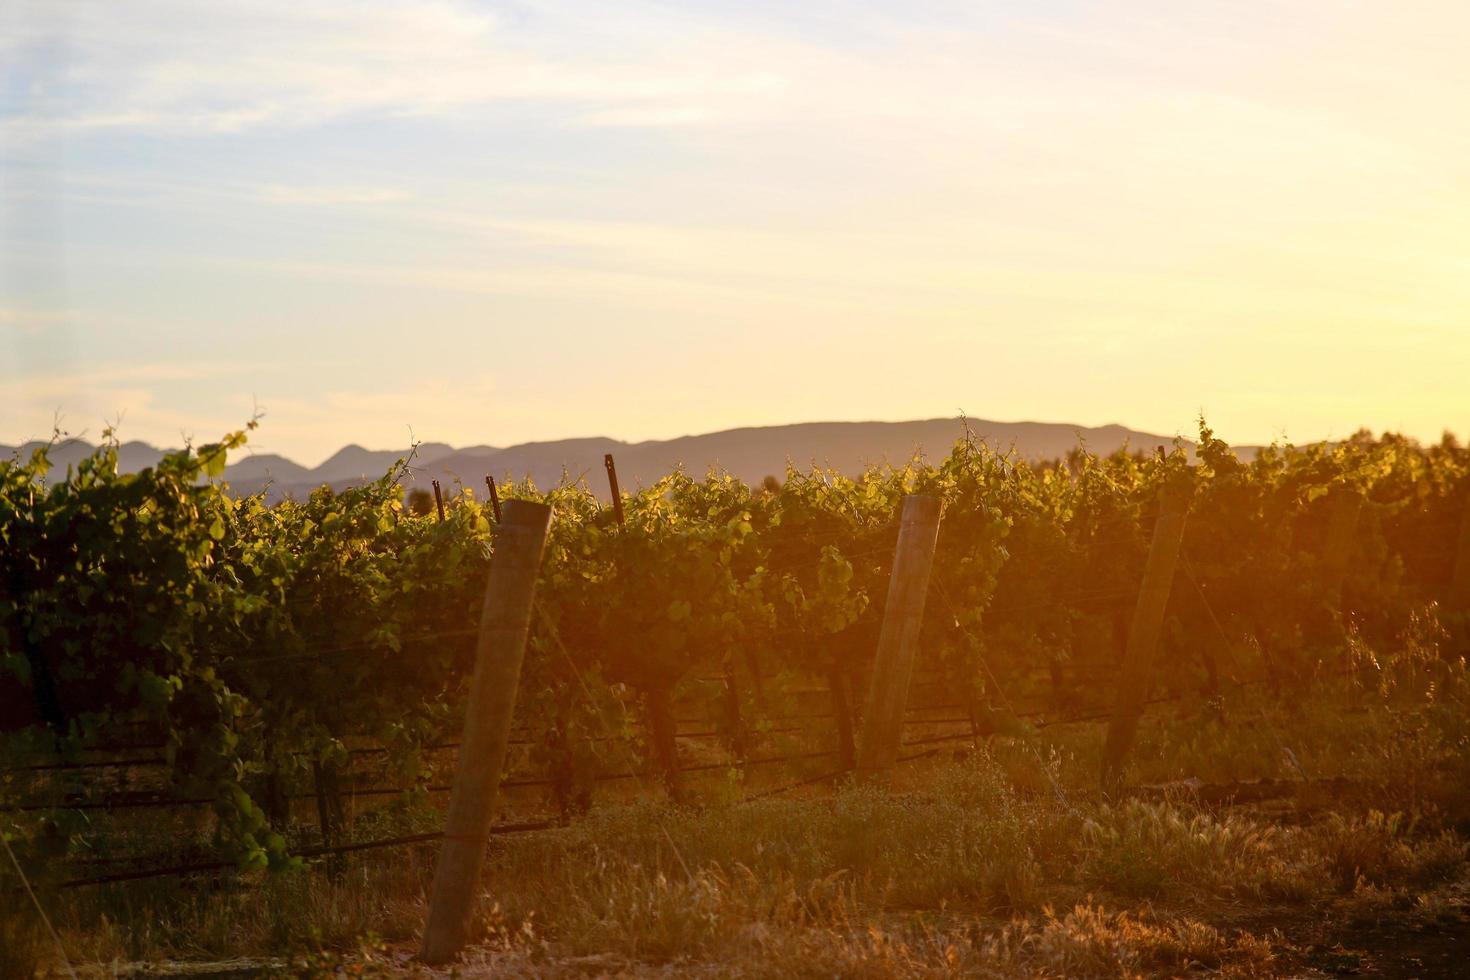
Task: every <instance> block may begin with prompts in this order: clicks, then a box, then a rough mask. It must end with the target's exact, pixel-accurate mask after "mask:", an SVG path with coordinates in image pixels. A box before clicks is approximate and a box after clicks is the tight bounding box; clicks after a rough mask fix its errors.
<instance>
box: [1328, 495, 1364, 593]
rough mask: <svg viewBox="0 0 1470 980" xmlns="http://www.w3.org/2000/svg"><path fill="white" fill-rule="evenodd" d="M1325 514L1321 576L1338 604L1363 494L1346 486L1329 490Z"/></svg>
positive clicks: (1354, 541) (1354, 538)
mask: <svg viewBox="0 0 1470 980" xmlns="http://www.w3.org/2000/svg"><path fill="white" fill-rule="evenodd" d="M1329 502H1330V503H1331V505H1332V508H1331V511H1330V512H1329V513H1328V517H1327V546H1326V548H1325V549H1323V552H1322V578H1323V581H1324V582H1325V583H1326V585H1327V594H1328V595H1329V596H1331V597H1332V601H1333V602H1334V603H1336V605H1337V607H1338V608H1341V607H1342V587H1343V584H1344V583H1345V582H1346V581H1347V573H1348V565H1349V560H1350V559H1351V558H1352V556H1353V545H1355V544H1356V543H1357V538H1358V518H1359V516H1360V515H1361V514H1362V513H1363V495H1362V494H1361V493H1359V492H1358V491H1356V490H1354V489H1352V488H1350V487H1342V488H1339V489H1337V490H1334V491H1333V492H1332V495H1331V498H1330V501H1329Z"/></svg>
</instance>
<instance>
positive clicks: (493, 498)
mask: <svg viewBox="0 0 1470 980" xmlns="http://www.w3.org/2000/svg"><path fill="white" fill-rule="evenodd" d="M485 486H486V487H487V488H488V489H489V491H490V510H491V512H492V513H494V514H495V523H496V524H499V523H500V491H499V490H497V489H496V488H495V477H493V476H489V475H487V476H486V477H485Z"/></svg>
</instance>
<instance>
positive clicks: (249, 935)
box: [0, 669, 1470, 977]
mask: <svg viewBox="0 0 1470 980" xmlns="http://www.w3.org/2000/svg"><path fill="white" fill-rule="evenodd" d="M1441 673H1442V672H1441ZM1416 676H1417V675H1413V674H1410V673H1407V672H1406V670H1404V669H1399V670H1398V672H1397V673H1396V674H1395V675H1394V684H1393V685H1392V690H1391V691H1388V692H1387V693H1384V691H1383V690H1381V689H1369V690H1368V692H1367V694H1366V695H1365V696H1364V698H1363V703H1361V704H1358V705H1356V706H1353V710H1352V711H1345V710H1343V703H1342V701H1341V700H1338V701H1336V702H1334V703H1331V706H1330V707H1324V708H1321V709H1317V708H1314V707H1313V706H1312V705H1313V703H1314V702H1312V701H1311V700H1307V701H1305V702H1304V703H1303V704H1302V705H1296V706H1293V707H1290V708H1287V707H1282V706H1280V705H1277V704H1273V703H1271V702H1269V701H1262V702H1260V703H1258V704H1254V705H1250V706H1248V708H1247V707H1244V706H1243V707H1242V708H1241V713H1242V714H1245V713H1246V711H1249V713H1250V714H1249V717H1250V719H1251V720H1250V722H1249V723H1248V724H1246V723H1234V724H1231V723H1222V722H1218V721H1215V720H1212V719H1213V716H1209V715H1192V714H1188V713H1184V714H1179V715H1175V716H1172V717H1171V716H1170V715H1168V714H1167V713H1162V714H1160V715H1159V716H1157V717H1155V718H1153V719H1151V720H1150V721H1149V723H1148V725H1146V726H1145V728H1144V730H1143V733H1142V737H1141V741H1140V745H1139V752H1138V759H1137V762H1136V764H1135V770H1134V777H1135V778H1136V779H1137V780H1139V781H1151V780H1162V779H1167V778H1174V777H1178V776H1186V775H1189V776H1199V777H1201V778H1203V779H1206V780H1220V779H1229V778H1239V777H1245V776H1280V775H1282V772H1281V766H1282V758H1283V755H1282V752H1281V748H1282V745H1283V744H1285V745H1286V746H1288V747H1290V748H1291V749H1292V752H1293V756H1294V757H1295V759H1296V760H1297V765H1299V766H1300V767H1301V768H1303V769H1305V770H1306V771H1307V772H1308V773H1309V774H1312V775H1322V774H1335V773H1344V772H1345V773H1350V774H1353V775H1355V776H1359V777H1361V780H1362V782H1361V783H1360V784H1359V788H1358V789H1357V790H1355V795H1351V796H1349V797H1344V798H1340V799H1337V800H1335V801H1334V802H1333V805H1332V807H1331V808H1330V809H1328V810H1322V809H1320V808H1318V807H1315V806H1307V805H1306V802H1305V801H1297V803H1296V804H1295V805H1293V804H1292V803H1290V802H1288V804H1287V808H1286V809H1285V810H1284V811H1276V812H1265V811H1262V810H1249V809H1234V810H1216V809H1210V808H1202V807H1199V806H1194V805H1191V804H1190V803H1189V802H1188V801H1187V800H1182V799H1181V800H1170V801H1167V802H1144V801H1142V800H1127V801H1122V802H1115V803H1109V802H1105V801H1103V800H1101V799H1099V798H1098V797H1096V795H1095V794H1094V793H1093V792H1092V790H1091V787H1092V785H1093V783H1094V780H1095V776H1094V774H1095V763H1096V758H1097V747H1098V742H1099V740H1100V735H1101V732H1100V730H1099V729H1097V728H1066V727H1063V728H1058V729H1051V730H1048V732H1046V733H1044V735H1042V736H1033V737H1032V738H1030V739H1028V740H1024V741H1023V740H1020V739H1006V740H998V741H997V742H996V743H995V744H994V747H993V750H992V751H991V752H981V753H970V754H967V755H965V756H964V757H963V758H959V759H947V760H945V761H943V762H942V763H938V764H931V765H929V766H928V768H926V769H922V770H916V769H913V768H911V769H910V770H909V771H906V772H905V773H904V775H903V781H902V783H901V785H900V786H899V791H898V792H895V793H888V792H884V791H881V790H877V789H873V788H858V787H846V788H843V789H841V790H840V791H839V792H837V793H836V794H835V795H825V796H823V795H821V794H820V791H813V792H812V794H811V796H809V797H808V798H797V799H767V800H763V801H759V802H753V803H750V804H740V803H736V802H722V803H719V804H715V805H709V806H706V807H705V808H703V809H677V808H671V807H668V806H666V805H663V804H661V803H659V802H656V801H643V802H634V803H630V804H606V805H603V806H600V807H598V808H596V809H594V811H593V812H592V813H591V814H590V815H589V816H587V817H586V818H585V819H583V820H581V821H579V822H577V823H575V824H574V825H572V826H570V827H567V828H564V829H560V830H556V831H551V832H546V833H541V834H537V835H533V836H527V837H517V838H507V839H499V840H497V842H496V843H495V845H494V848H493V851H492V854H491V856H490V858H489V862H488V866H487V878H486V881H487V888H488V891H489V894H490V895H491V896H492V902H491V903H489V904H490V910H489V911H488V912H487V913H486V915H485V918H484V922H483V933H484V937H485V944H484V945H483V946H481V947H480V948H479V949H477V950H476V951H475V952H474V954H473V955H472V956H471V957H470V958H469V960H468V961H467V962H466V963H465V964H464V965H463V970H464V972H465V973H466V974H467V975H477V974H483V975H490V974H491V973H493V974H494V975H497V976H502V975H503V976H573V975H575V976H589V975H592V976H596V975H630V976H675V975H677V976H685V975H701V976H712V977H725V976H728V977H764V976H771V977H775V976H824V977H830V976H844V977H868V976H871V977H944V976H997V977H1018V976H1088V977H1125V976H1139V975H1178V974H1183V973H1186V972H1190V971H1195V970H1199V969H1204V970H1208V971H1213V972H1215V973H1216V974H1219V975H1228V976H1252V975H1271V974H1272V973H1273V971H1276V970H1277V969H1278V964H1277V962H1276V960H1275V958H1274V957H1275V956H1276V951H1277V950H1279V949H1280V948H1281V938H1280V937H1279V936H1271V935H1262V934H1260V932H1259V931H1256V932H1251V931H1241V930H1239V929H1233V928H1231V927H1230V923H1232V922H1234V923H1238V922H1242V921H1247V920H1250V919H1251V918H1252V916H1254V918H1255V919H1256V920H1261V921H1265V920H1267V917H1268V916H1270V915H1272V914H1274V910H1279V909H1293V908H1294V909H1300V910H1304V911H1305V910H1307V909H1311V910H1313V912H1314V913H1326V914H1329V915H1336V916H1338V917H1339V919H1340V920H1341V921H1343V922H1344V923H1350V922H1353V921H1358V920H1362V919H1372V918H1373V917H1375V916H1376V917H1381V916H1383V915H1386V914H1389V913H1391V912H1395V913H1396V912H1400V911H1404V910H1409V911H1412V910H1413V909H1415V908H1417V907H1419V906H1421V905H1425V903H1428V902H1431V901H1432V900H1431V899H1430V898H1428V897H1427V896H1428V895H1429V893H1430V891H1431V888H1432V885H1433V883H1434V882H1436V881H1438V880H1441V879H1444V878H1445V877H1447V876H1451V875H1455V874H1459V873H1463V869H1464V864H1465V860H1466V843H1465V841H1464V840H1463V839H1461V837H1460V836H1458V835H1457V834H1456V832H1455V827H1456V826H1457V824H1456V822H1455V821H1456V820H1457V819H1463V818H1464V817H1466V816H1470V808H1466V807H1465V806H1464V803H1465V796H1464V790H1463V784H1464V776H1465V774H1466V772H1467V771H1470V769H1467V765H1466V760H1467V752H1470V749H1467V745H1470V738H1467V735H1470V717H1467V712H1466V711H1465V710H1464V707H1465V704H1464V699H1463V685H1461V684H1460V682H1459V681H1458V680H1455V679H1454V678H1451V679H1450V680H1451V681H1454V683H1450V682H1449V681H1445V680H1444V678H1443V677H1438V678H1437V681H1436V684H1434V685H1426V684H1422V683H1412V681H1413V680H1414V678H1415V677H1416ZM1404 691H1410V692H1412V698H1413V699H1412V700H1411V701H1410V702H1408V703H1405V702H1403V701H1402V700H1397V699H1399V698H1401V697H1402V696H1403V695H1402V692H1404ZM1426 691H1428V692H1429V695H1426ZM1454 698H1459V700H1454ZM1457 793H1458V794H1459V795H1456V794H1457ZM1319 802H1320V801H1319ZM1459 826H1463V825H1459ZM431 856H432V851H431V850H430V849H428V848H422V847H420V848H414V849H407V850H402V851H396V852H392V853H379V854H373V855H370V856H363V857H358V858H354V859H352V860H351V861H350V862H349V864H348V870H347V873H346V876H345V878H343V879H342V880H336V881H334V880H332V879H331V878H330V877H329V876H327V875H324V874H314V873H308V874H296V875H281V876H274V877H257V878H254V879H251V880H246V881H239V880H230V879H225V880H220V881H210V880H207V879H183V880H165V881H158V882H140V883H134V884H128V885H118V886H109V887H105V888H96V889H85V890H80V891H74V892H63V893H55V892H52V893H49V894H46V895H45V896H44V901H46V902H47V903H48V908H50V909H51V910H52V912H53V915H54V918H55V920H56V921H57V924H58V927H59V928H60V929H61V931H62V934H63V938H64V941H65V943H66V945H67V948H68V951H69V954H70V955H71V957H72V958H73V959H74V960H77V961H81V962H86V963H91V964H102V965H104V968H105V967H106V965H107V964H113V963H117V962H122V961H140V960H141V961H156V960H163V959H210V960H218V959H229V958H233V957H238V956H260V955H267V954H268V955H280V954H282V953H285V952H287V951H292V950H295V951H298V953H299V954H300V955H299V956H298V960H297V962H298V964H299V968H298V971H297V972H300V973H302V974H303V975H313V974H314V973H315V974H321V973H330V972H331V971H332V970H334V969H336V968H337V966H338V965H340V962H339V957H340V956H346V957H347V959H348V960H349V961H351V962H352V963H354V964H356V966H355V967H354V968H358V967H366V968H371V969H382V970H385V971H388V972H396V971H398V970H400V969H408V968H407V967H403V966H402V965H401V964H399V963H398V962H397V960H396V959H395V954H393V953H387V954H385V953H380V952H374V951H373V949H372V948H371V945H370V946H369V948H367V949H365V950H364V949H362V948H361V947H362V943H363V937H367V936H376V937H381V939H382V940H383V941H384V942H385V943H386V944H387V948H388V949H389V950H394V951H397V953H398V954H402V953H404V952H406V951H410V950H412V948H413V944H414V941H415V939H416V936H417V933H418V929H419V927H420V925H421V923H422V921H423V912H424V908H423V903H424V893H425V891H426V887H427V882H428V877H429V871H430V858H431ZM5 884H6V882H0V887H3V886H4V885H5ZM1052 909H1066V910H1069V911H1066V912H1063V913H1053V912H1052V911H1051V910H1052ZM41 935H42V934H41V933H40V932H39V929H38V927H37V925H36V923H35V918H34V915H33V910H31V909H28V908H25V907H21V906H14V907H12V906H9V905H8V906H6V907H4V908H3V909H0V975H3V976H7V977H9V976H17V977H19V976H25V975H27V973H29V972H31V971H33V970H34V969H35V968H36V967H37V966H38V965H43V964H48V963H50V962H51V958H52V955H53V954H52V950H51V948H50V945H49V943H47V942H43V941H42V939H41ZM311 951H315V952H311ZM323 951H325V952H323Z"/></svg>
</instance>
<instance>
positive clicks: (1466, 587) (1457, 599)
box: [1446, 492, 1470, 612]
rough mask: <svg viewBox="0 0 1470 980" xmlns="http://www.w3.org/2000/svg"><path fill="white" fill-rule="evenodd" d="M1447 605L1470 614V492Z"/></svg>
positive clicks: (1466, 499)
mask: <svg viewBox="0 0 1470 980" xmlns="http://www.w3.org/2000/svg"><path fill="white" fill-rule="evenodd" d="M1446 605H1447V606H1448V608H1449V611H1450V612H1470V492H1466V494H1465V512H1464V515H1463V516H1462V517H1461V518H1460V544H1459V547H1458V549H1456V551H1455V570H1454V574H1453V575H1452V576H1451V577H1450V594H1449V597H1448V601H1447V603H1446Z"/></svg>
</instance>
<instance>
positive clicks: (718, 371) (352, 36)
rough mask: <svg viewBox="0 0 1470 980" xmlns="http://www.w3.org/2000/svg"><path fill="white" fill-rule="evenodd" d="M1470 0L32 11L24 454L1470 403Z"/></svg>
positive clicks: (4, 304) (110, 0)
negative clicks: (242, 438)
mask: <svg viewBox="0 0 1470 980" xmlns="http://www.w3.org/2000/svg"><path fill="white" fill-rule="evenodd" d="M1467 37H1470V4H1466V3H1464V2H1463V0H1404V2H1400V3H1394V4H1387V3H1383V2H1380V0H1369V2H1355V0H1295V2H1277V0H1256V2H1242V0H1230V2H1213V0H1108V2H1082V0H1032V2H1026V3H1017V2H1013V0H1008V2H1004V3H1002V2H996V0H970V2H947V0H907V2H903V3H897V2H894V3H878V2H849V3H839V2H833V0H803V2H801V3H790V2H774V0H745V2H726V3H715V2H711V0H683V2H671V3H661V2H647V0H619V2H618V3H615V4H608V3H595V2H583V0H550V2H522V3H491V2H484V0H422V2H406V0H405V2H390V0H371V2H347V0H248V2H247V0H209V2H200V0H104V2H81V0H76V2H72V0H39V2H33V0H7V2H6V3H4V4H0V385H3V387H4V390H5V392H6V394H7V397H5V398H4V399H0V443H6V442H9V443H14V442H17V441H20V440H22V439H25V438H28V437H36V436H40V437H44V436H46V435H48V434H49V433H50V432H51V430H52V428H53V425H55V424H56V423H57V420H59V421H60V425H61V428H62V429H64V430H66V431H68V432H71V433H73V434H76V433H84V434H87V435H90V436H92V437H95V436H97V435H98V434H100V432H101V431H102V430H103V428H104V427H105V426H106V425H108V424H110V423H120V427H119V433H120V435H121V436H122V437H123V438H125V439H143V440H147V441H150V442H153V443H155V444H160V445H178V444H180V443H181V442H182V441H183V440H185V439H193V440H196V441H201V442H202V441H208V440H210V439H212V438H214V437H216V436H218V435H220V434H222V433H224V432H227V431H232V430H234V429H237V428H240V427H241V426H242V425H243V424H244V422H245V421H247V420H248V419H250V418H251V417H252V416H253V415H255V414H257V413H260V414H261V427H260V429H259V430H258V432H257V433H256V434H255V435H254V437H253V438H252V445H253V446H254V447H255V448H256V450H257V451H270V452H280V453H283V454H285V455H288V456H290V457H292V458H294V459H296V460H297V461H299V462H302V463H305V464H307V465H311V464H314V463H316V462H319V461H320V460H321V459H323V458H324V457H326V456H327V455H329V454H330V453H331V452H332V451H334V450H335V449H337V448H338V447H340V446H341V445H343V444H344V443H348V442H356V443H360V444H364V445H368V446H371V447H375V448H388V447H400V446H403V445H406V444H407V443H408V442H409V441H410V440H411V439H421V440H433V441H443V442H450V443H453V444H456V445H472V444H491V445H510V444H514V443H518V442H524V441H529V440H536V439H554V438H563V437H571V436H589V435H606V436H612V437H616V438H623V439H629V440H641V439H653V438H669V437H674V436H678V435H683V434H688V433H697V432H706V431H713V430H718V429H724V428H733V427H738V426H744V425H767V424H780V423H787V422H799V421H815V420H859V419H891V420H901V419H914V418H931V417H939V416H948V415H953V414H956V413H957V412H959V411H961V410H963V411H964V412H966V413H968V414H969V415H970V416H972V417H976V418H987V419H999V420H1021V419H1037V420H1045V421H1064V422H1074V423H1078V424H1084V425H1096V424H1104V423H1109V422H1121V423H1124V424H1126V425H1129V426H1132V427H1136V428H1141V429H1145V430H1149V431H1152V432H1157V433H1161V434H1165V435H1172V434H1176V433H1182V434H1185V435H1188V434H1190V433H1192V432H1193V430H1194V426H1195V420H1196V418H1197V417H1198V416H1199V414H1200V413H1201V412H1203V413H1205V414H1206V415H1207V417H1208V418H1209V420H1210V422H1211V424H1212V425H1213V426H1214V427H1215V429H1216V430H1217V431H1218V432H1219V433H1220V434H1221V435H1222V436H1224V437H1225V438H1227V439H1231V440H1233V441H1236V442H1240V443H1256V442H1266V441H1270V440H1273V439H1290V440H1296V441H1308V440H1313V439H1320V438H1331V437H1336V436H1343V435H1346V434H1348V433H1351V432H1352V431H1354V430H1356V429H1357V428H1359V427H1361V426H1368V427H1371V428H1374V429H1379V430H1382V429H1393V430H1398V431H1403V432H1406V433H1408V434H1410V435H1413V436H1417V437H1419V438H1423V439H1437V438H1438V437H1439V435H1440V433H1441V432H1442V431H1444V430H1446V429H1448V430H1452V431H1456V432H1458V433H1460V434H1461V435H1462V436H1463V435H1465V434H1467V432H1470V125H1467V123H1466V121H1467V120H1470V59H1467V58H1466V57H1465V56H1464V51H1465V42H1466V39H1467Z"/></svg>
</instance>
